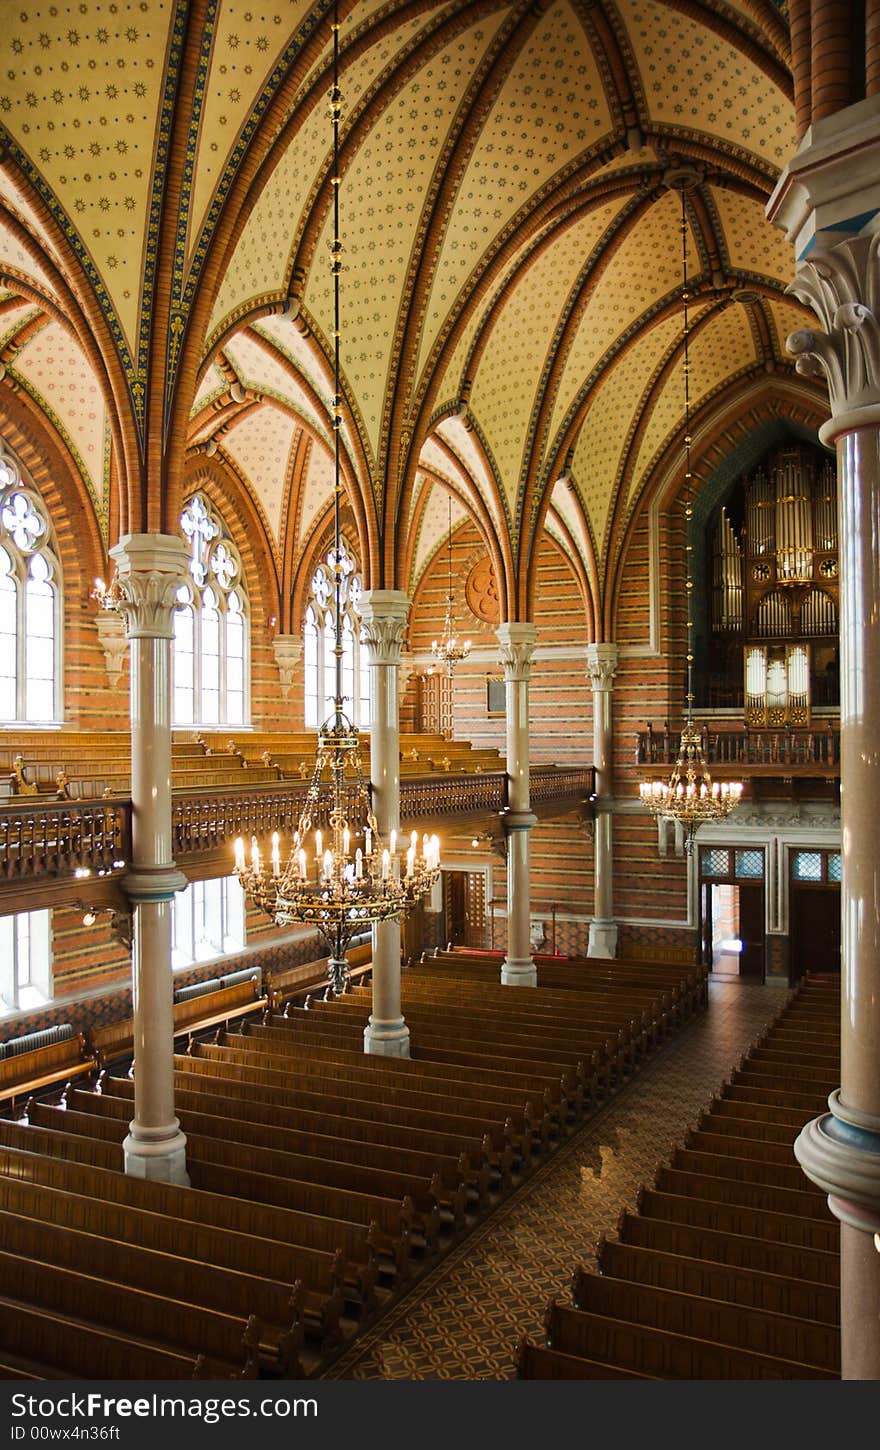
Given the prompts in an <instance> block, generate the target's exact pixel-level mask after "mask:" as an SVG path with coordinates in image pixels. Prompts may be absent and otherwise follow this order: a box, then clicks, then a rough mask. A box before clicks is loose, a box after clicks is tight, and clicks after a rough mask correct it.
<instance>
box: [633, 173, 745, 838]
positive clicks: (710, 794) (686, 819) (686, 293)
mask: <svg viewBox="0 0 880 1450" xmlns="http://www.w3.org/2000/svg"><path fill="white" fill-rule="evenodd" d="M698 184H699V181H698V177H697V174H696V173H695V172H693V171H691V170H689V169H688V168H682V169H679V170H676V171H671V172H670V173H669V174H668V176H667V185H668V186H669V187H670V188H672V189H674V190H677V191H678V192H679V195H680V197H681V277H682V285H681V303H682V314H683V316H682V329H683V339H682V342H683V346H682V371H683V374H684V483H685V505H684V517H685V538H684V548H685V601H686V610H687V645H686V650H687V655H686V662H687V688H686V695H685V716H684V721H683V726H682V731H681V741H680V744H679V749H678V758H677V760H676V762H675V766H674V767H673V770H672V774H671V775H670V777H669V779H668V780H653V781H642V783H641V785H640V786H639V794H640V795H641V798H642V802H643V804H644V805H645V806H646V807H647V809H648V810H649V811H650V812H651V814H652V815H655V816H657V817H658V818H660V819H666V820H670V819H671V820H674V821H676V822H677V823H678V824H679V826H680V827H681V828H682V831H683V833H684V845H685V850H686V851H687V853H688V855H690V854H691V853H692V852H693V849H694V838H695V836H696V833H697V831H698V830H699V828H700V826H701V825H708V824H712V823H714V822H718V821H722V820H724V819H725V817H726V816H728V815H729V814H730V812H731V811H732V810H733V808H734V806H735V805H736V804H737V802H738V801H739V800H740V797H741V796H742V791H743V786H742V782H741V781H721V782H718V781H713V780H712V777H711V775H710V773H709V767H708V765H707V764H706V759H705V756H704V754H703V746H702V732H701V729H700V728H699V727H698V726H696V725H695V724H694V603H693V601H694V580H693V570H692V568H691V558H692V554H693V538H692V528H691V526H692V523H693V516H694V503H693V483H694V474H693V464H692V450H693V435H692V433H691V357H690V334H691V321H690V302H691V294H690V277H689V273H688V237H687V234H688V217H687V192H688V191H690V190H691V189H692V188H693V187H694V186H696V185H698Z"/></svg>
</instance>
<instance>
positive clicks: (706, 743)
mask: <svg viewBox="0 0 880 1450" xmlns="http://www.w3.org/2000/svg"><path fill="white" fill-rule="evenodd" d="M702 736H703V753H704V755H705V757H706V760H707V761H708V763H709V764H710V765H719V766H724V765H730V766H735V767H736V769H737V770H741V771H743V772H744V773H746V774H748V773H749V772H752V773H754V774H773V773H774V772H775V773H776V774H781V773H784V774H786V775H787V774H790V773H792V772H793V773H795V774H798V775H817V776H820V775H821V776H825V775H829V776H831V775H839V774H840V731H839V730H837V729H834V728H833V727H832V726H831V725H826V726H823V727H822V728H821V729H812V730H796V729H794V728H792V727H783V728H781V729H779V730H750V729H749V727H748V726H746V725H743V726H740V727H739V728H738V729H733V730H732V729H718V730H714V729H712V727H711V726H706V725H704V726H703V731H702ZM678 741H679V735H678V732H677V731H675V730H670V729H669V728H668V726H667V725H666V724H665V723H664V725H663V727H662V728H661V729H659V730H657V729H654V727H653V726H652V725H650V724H649V725H648V728H647V730H642V731H640V732H639V736H638V745H637V747H636V764H637V765H672V764H673V762H674V761H675V758H676V756H677V754H678Z"/></svg>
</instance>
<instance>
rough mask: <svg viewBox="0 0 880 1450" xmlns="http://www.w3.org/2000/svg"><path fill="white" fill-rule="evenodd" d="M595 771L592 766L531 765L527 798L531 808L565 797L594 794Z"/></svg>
mask: <svg viewBox="0 0 880 1450" xmlns="http://www.w3.org/2000/svg"><path fill="white" fill-rule="evenodd" d="M595 790H596V771H595V768H594V767H593V766H592V765H533V766H532V768H531V770H530V772H529V798H530V800H531V802H532V805H533V806H540V805H543V804H545V803H546V802H550V801H555V800H561V799H563V798H564V797H565V796H576V795H577V796H583V797H585V798H586V797H588V796H591V795H593V794H595Z"/></svg>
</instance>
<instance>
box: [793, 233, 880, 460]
mask: <svg viewBox="0 0 880 1450" xmlns="http://www.w3.org/2000/svg"><path fill="white" fill-rule="evenodd" d="M786 291H787V292H789V293H791V294H792V295H793V296H795V297H797V298H799V300H800V301H801V302H804V303H806V305H807V306H808V307H811V308H812V309H813V311H814V312H815V313H816V315H817V317H818V318H819V321H820V322H821V323H822V326H823V327H824V329H825V330H824V332H817V331H814V330H813V329H812V328H809V327H803V328H799V329H798V330H797V331H796V332H792V333H790V334H789V336H788V338H787V339H786V347H787V349H788V351H789V352H790V353H791V354H792V355H793V356H794V357H796V358H797V363H796V367H797V370H798V372H799V373H802V374H804V375H806V376H807V377H822V378H824V379H825V382H826V383H827V385H828V393H829V398H830V402H831V415H832V416H831V419H830V420H829V422H827V423H824V424H823V425H822V427H821V429H820V430H819V437H820V438H821V439H822V442H823V443H826V444H831V443H833V442H834V439H835V438H836V437H837V436H838V435H839V434H840V433H843V432H847V431H849V430H850V429H852V428H858V427H877V426H878V425H880V231H875V232H874V234H873V235H871V234H870V233H865V234H864V235H862V236H857V237H851V238H849V239H848V240H846V241H842V242H838V243H837V245H836V246H833V247H829V248H827V250H823V251H816V252H814V253H812V254H811V256H810V259H809V261H807V262H804V263H802V264H801V266H800V268H799V270H798V274H797V276H796V277H795V279H794V281H793V282H791V283H790V284H789V286H788V287H787V288H786Z"/></svg>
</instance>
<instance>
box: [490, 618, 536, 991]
mask: <svg viewBox="0 0 880 1450" xmlns="http://www.w3.org/2000/svg"><path fill="white" fill-rule="evenodd" d="M496 637H497V639H498V642H499V644H500V646H501V663H502V665H503V666H504V700H505V710H506V721H507V810H506V812H505V814H504V822H503V823H504V830H505V834H506V836H507V955H506V957H505V959H504V962H503V963H502V966H501V981H502V982H503V983H504V985H505V986H508V987H534V986H537V981H538V974H537V970H536V968H535V963H534V961H533V959H532V953H531V935H530V926H531V904H530V903H531V895H530V881H529V832H530V831H531V829H532V826H533V825H534V824H535V821H536V819H537V817H536V816H534V815H533V814H532V811H531V807H530V804H529V677H530V675H531V672H532V654H533V652H534V649H535V641H536V638H537V632H536V630H535V626H534V625H533V624H501V625H499V626H498V629H497V630H496Z"/></svg>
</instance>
